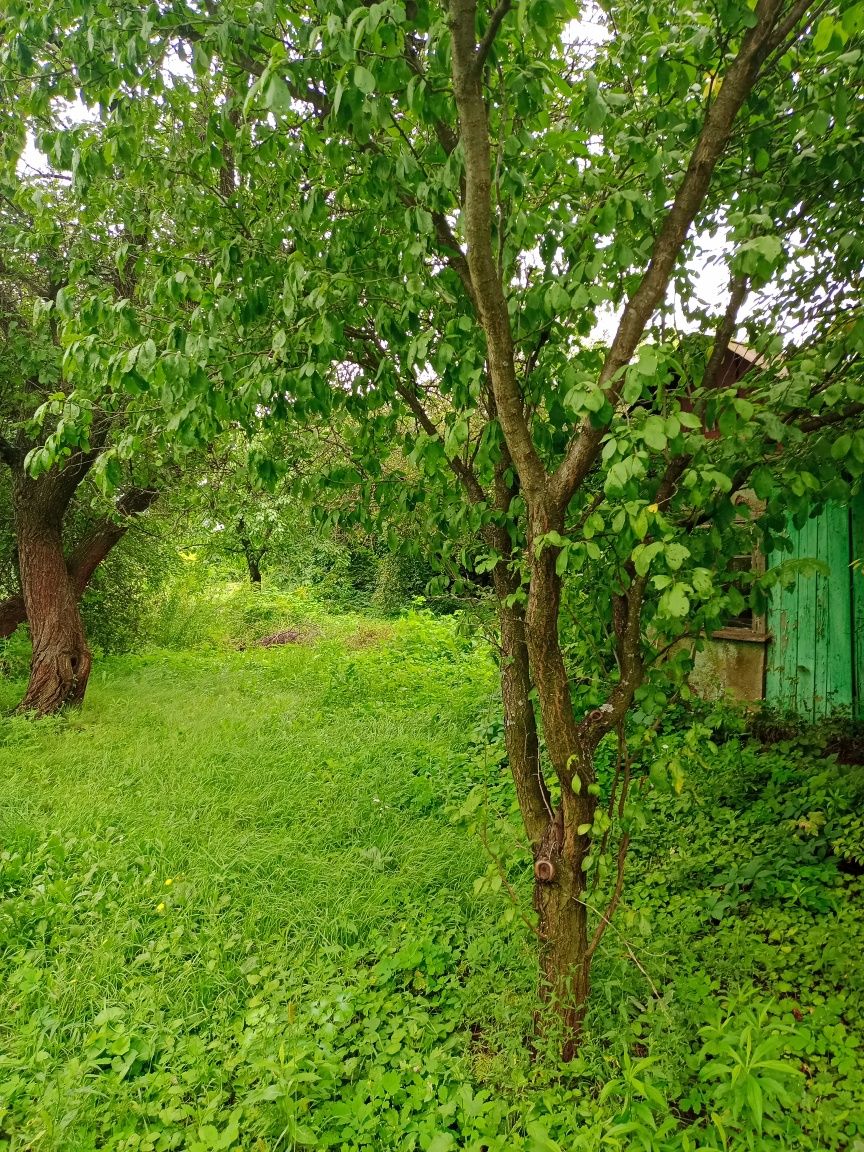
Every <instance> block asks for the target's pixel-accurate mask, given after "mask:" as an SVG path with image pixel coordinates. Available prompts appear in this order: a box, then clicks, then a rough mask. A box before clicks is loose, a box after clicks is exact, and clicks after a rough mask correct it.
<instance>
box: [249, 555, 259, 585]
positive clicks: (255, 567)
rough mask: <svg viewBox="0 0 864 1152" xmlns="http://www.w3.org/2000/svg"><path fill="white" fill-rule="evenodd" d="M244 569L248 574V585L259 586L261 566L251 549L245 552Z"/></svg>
mask: <svg viewBox="0 0 864 1152" xmlns="http://www.w3.org/2000/svg"><path fill="white" fill-rule="evenodd" d="M246 568H247V570H248V572H249V583H250V584H260V583H261V565H260V563H259V561H258V557H257V556H256V555H255V553H254V552H253V551H252V550H251V549H249V550H246Z"/></svg>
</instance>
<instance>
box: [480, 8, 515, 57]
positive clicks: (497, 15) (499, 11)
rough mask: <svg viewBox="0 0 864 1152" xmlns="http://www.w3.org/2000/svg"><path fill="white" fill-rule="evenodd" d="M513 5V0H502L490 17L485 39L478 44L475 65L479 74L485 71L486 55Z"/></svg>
mask: <svg viewBox="0 0 864 1152" xmlns="http://www.w3.org/2000/svg"><path fill="white" fill-rule="evenodd" d="M512 7H513V3H512V0H501V3H500V4H499V5H498V7H497V8H496V9H495V11H494V12H493V13H492V15H491V17H490V18H489V26H488V27H487V29H486V31H485V32H484V33H483V39H482V40H481V41H480V43H479V44H478V46H477V55H476V57H475V62H474V67H475V69H476V71H477V73H478V75H479V74H480V73H481V72H482V71H483V67H484V65H485V64H486V57H487V56H488V55H489V51H490V49H491V48H492V45H493V44H494V42H495V37H496V36H497V35H498V29H499V28H500V27H501V22H502V21H503V19H504V17H505V16H506V15H507V13H508V12H509V11H510V9H511V8H512Z"/></svg>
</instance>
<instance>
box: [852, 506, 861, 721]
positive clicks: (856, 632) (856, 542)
mask: <svg viewBox="0 0 864 1152" xmlns="http://www.w3.org/2000/svg"><path fill="white" fill-rule="evenodd" d="M850 554H851V560H852V563H851V566H850V572H851V577H850V578H851V581H852V596H851V600H852V676H853V684H852V693H853V697H854V703H853V710H854V713H855V716H857V717H858V719H859V720H864V492H862V493H861V494H860V495H859V496H858V497H857V498H856V499H855V500H854V502H853V504H852V514H851V548H850Z"/></svg>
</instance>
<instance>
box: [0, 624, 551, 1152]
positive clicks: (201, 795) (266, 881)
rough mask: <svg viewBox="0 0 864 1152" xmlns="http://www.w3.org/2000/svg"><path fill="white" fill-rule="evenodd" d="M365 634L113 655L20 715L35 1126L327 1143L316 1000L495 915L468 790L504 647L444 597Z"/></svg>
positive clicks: (23, 1101)
mask: <svg viewBox="0 0 864 1152" xmlns="http://www.w3.org/2000/svg"><path fill="white" fill-rule="evenodd" d="M340 630H341V633H342V634H341V637H340V636H333V635H332V634H331V635H329V636H328V635H327V634H326V630H325V634H324V635H323V636H320V635H319V636H318V637H317V638H313V639H312V640H311V641H310V642H308V643H301V644H295V645H287V646H284V647H280V648H274V649H260V648H253V649H250V650H248V651H245V652H234V651H216V652H211V653H197V654H171V653H159V654H153V655H149V656H147V657H137V658H136V657H127V658H122V659H115V660H111V661H108V662H107V664H105V665H104V666H103V667H102V668H101V669H100V668H99V667H98V666H97V670H96V672H95V674H94V677H93V680H92V683H91V688H90V691H89V693H88V697H87V700H86V703H85V706H84V709H83V711H82V712H81V713H80V714H77V715H72V716H70V717H67V718H63V719H61V720H58V721H45V722H35V723H34V722H32V721H27V720H24V719H22V718H18V717H12V718H7V719H6V720H0V781H2V785H0V788H2V790H0V852H2V857H0V865H2V867H0V983H2V984H3V985H4V986H5V993H4V1006H3V1013H2V1018H0V1132H2V1134H3V1136H5V1139H6V1140H7V1141H9V1143H10V1145H11V1147H12V1148H15V1149H17V1148H24V1147H34V1148H37V1147H38V1148H82V1149H85V1148H91V1147H92V1148H101V1147H118V1148H120V1147H122V1148H151V1147H153V1148H163V1147H164V1148H168V1147H190V1148H200V1149H202V1150H203V1149H207V1148H209V1147H213V1148H216V1147H226V1148H227V1147H234V1146H235V1143H234V1141H239V1144H238V1145H237V1146H242V1147H252V1146H253V1135H255V1138H257V1139H259V1141H261V1140H263V1141H264V1142H263V1143H259V1144H257V1145H255V1147H256V1148H265V1147H267V1148H269V1147H271V1146H272V1147H277V1146H278V1147H295V1146H302V1141H303V1140H304V1139H309V1140H311V1139H312V1136H311V1132H310V1131H309V1130H308V1127H307V1128H304V1126H303V1123H304V1116H305V1114H306V1112H307V1111H308V1108H307V1107H306V1105H305V1104H302V1101H301V1102H300V1105H298V1100H299V1098H300V1097H301V1096H302V1095H303V1093H302V1092H300V1096H298V1090H297V1087H296V1084H294V1087H292V1088H291V1091H290V1093H289V1092H288V1090H287V1089H285V1088H284V1085H283V1086H282V1087H280V1086H279V1083H278V1078H276V1079H275V1080H274V1075H273V1070H272V1068H271V1067H270V1064H271V1063H272V1061H273V1060H276V1061H277V1062H278V1061H279V1060H281V1061H282V1064H283V1065H284V1063H285V1060H286V1055H285V1037H286V1036H289V1035H291V1034H292V1032H291V1027H292V1025H293V1022H295V1021H296V1020H297V1018H298V1012H299V1013H300V1015H301V1016H302V1015H303V1013H304V1012H306V1011H307V1009H308V1008H309V1004H310V1002H311V1000H312V999H314V997H315V996H316V995H318V994H326V993H327V990H328V989H330V990H331V991H333V990H334V989H335V991H333V995H334V996H335V1000H334V1001H333V1004H335V1005H336V1008H333V1005H332V1004H331V1006H330V1007H329V1008H328V1007H327V1006H326V1004H325V1005H324V1006H323V1007H321V1006H319V1008H318V1009H316V1011H318V1012H319V1015H321V1014H323V1016H325V1017H326V1016H327V1015H328V1014H331V1009H332V1010H333V1012H336V1014H337V1015H338V1004H339V996H340V995H342V996H343V998H344V995H345V994H346V993H345V988H354V993H356V981H357V980H358V979H359V978H360V977H358V975H357V973H358V971H359V968H360V967H363V966H364V965H365V968H364V971H366V970H368V969H369V966H370V965H374V964H375V963H376V962H377V961H379V960H380V957H381V955H390V956H391V957H392V956H396V957H397V959H396V960H395V961H393V963H394V964H395V967H396V969H398V968H399V965H400V963H401V962H400V961H399V960H398V956H399V954H400V953H399V949H403V950H404V948H405V946H406V945H411V944H412V942H414V943H416V942H417V941H418V940H419V941H421V951H422V950H423V949H425V952H424V953H423V956H422V957H421V958H420V959H419V960H418V959H416V958H415V959H411V958H410V957H409V961H408V963H407V964H403V965H402V966H403V967H405V968H406V970H407V969H409V968H410V969H412V971H413V970H414V969H417V970H418V971H420V970H421V969H423V968H424V965H425V968H426V969H428V970H429V971H432V972H434V973H437V975H438V976H440V975H441V973H442V972H443V971H444V970H445V969H447V968H448V967H449V961H447V960H446V959H445V960H444V961H443V962H442V961H441V960H440V957H439V958H438V959H436V956H438V952H437V951H436V950H437V949H439V945H440V947H442V948H443V949H444V951H443V952H441V955H442V956H446V955H449V953H447V939H446V938H447V933H448V932H449V931H450V930H451V929H452V930H453V931H456V932H457V934H459V935H460V939H463V935H464V933H465V932H467V933H469V935H470V934H472V929H471V927H470V921H471V920H472V918H474V917H475V915H476V911H477V910H476V908H475V907H474V906H473V897H472V895H471V893H472V882H473V881H474V879H475V878H476V877H477V876H478V874H480V873H481V872H483V871H484V870H485V867H486V864H487V861H485V859H484V857H483V853H482V850H481V848H480V847H479V845H478V844H477V842H476V840H475V839H473V838H471V837H469V836H466V834H465V832H464V830H460V829H459V828H458V827H455V826H454V825H453V824H452V822H451V820H450V818H449V817H448V814H447V812H446V810H445V809H446V807H447V803H448V801H452V800H455V799H457V797H456V796H454V795H453V794H452V792H453V787H454V786H453V783H452V765H453V762H454V757H458V756H459V755H462V754H464V749H465V748H466V747H467V744H468V740H469V734H470V732H471V730H472V729H473V728H474V727H475V726H476V724H477V723H478V721H482V719H483V717H484V716H486V717H488V716H490V715H491V714H493V712H494V708H495V704H494V690H495V669H494V665H493V662H492V660H491V658H490V656H489V654H488V652H486V651H485V650H483V649H482V648H477V647H474V646H472V645H470V644H467V643H466V642H465V641H464V640H460V639H459V638H458V637H457V634H456V631H455V629H454V627H453V626H452V624H451V623H450V622H440V621H434V620H431V619H429V618H428V617H424V616H420V617H414V618H412V619H408V620H405V621H400V622H397V623H395V624H393V625H382V626H380V627H377V628H376V627H369V626H368V625H367V626H365V627H364V626H363V624H362V622H360V621H355V622H352V621H350V620H349V621H343V623H342V624H341V626H340ZM3 691H4V692H5V698H4V699H0V706H6V705H8V704H11V703H13V702H14V694H15V686H10V685H8V684H6V685H3ZM498 913H499V914H500V909H499V910H498ZM488 920H489V916H488V915H481V916H480V919H479V922H478V923H477V924H476V928H475V929H474V930H473V931H476V933H477V934H478V936H479V934H481V933H486V934H488V931H489V922H488ZM493 922H494V921H493ZM448 925H449V926H450V927H448ZM439 935H440V936H441V937H442V940H441V941H436V937H437V936H439ZM460 947H462V945H460ZM430 957H431V958H430ZM457 959H458V958H457ZM454 963H455V961H454ZM529 967H530V966H529ZM364 979H365V977H364ZM361 983H362V980H361ZM379 983H380V981H379ZM372 984H373V985H374V984H375V978H374V976H373V978H372ZM364 987H365V984H364ZM354 993H352V994H354ZM364 994H365V993H364ZM369 994H370V995H372V994H373V993H371V992H370V993H369ZM250 1004H251V1008H250ZM262 1006H263V1007H262ZM256 1009H260V1011H259V1012H258V1014H257V1016H256V1015H255V1013H256ZM271 1009H272V1011H271ZM430 1010H431V1011H432V1012H433V1013H434V1012H435V1011H436V1010H437V1009H436V1007H435V1006H434V1005H433V1006H432V1008H431V1009H430ZM250 1012H251V1013H252V1015H253V1017H254V1019H252V1020H251V1021H250V1018H249V1013H250ZM397 1012H398V1010H397ZM268 1013H269V1014H268ZM348 1015H349V1017H351V1018H355V1017H356V1015H357V1014H356V1012H354V1011H353V1010H352V1011H349V1013H348ZM263 1016H266V1019H265V1020H264V1026H263V1027H262V1028H259V1029H258V1032H260V1033H261V1036H257V1034H256V1043H257V1041H259V1040H260V1043H258V1046H257V1048H256V1043H252V1041H250V1040H249V1037H248V1036H246V1033H247V1031H248V1030H249V1028H252V1029H253V1031H255V1025H256V1024H260V1023H261V1020H262V1018H263ZM313 1016H314V1011H313ZM298 1027H299V1025H298ZM466 1027H467V1024H466ZM453 1028H454V1024H453V1023H451V1024H450V1025H449V1026H448V1028H447V1029H446V1030H445V1031H446V1033H447V1035H448V1036H449V1035H450V1033H452V1031H453ZM301 1031H303V1029H301ZM313 1031H314V1029H313ZM262 1037H263V1039H262ZM430 1037H431V1038H432V1039H433V1040H434V1031H433V1033H430ZM295 1039H296V1037H295ZM428 1039H429V1037H427V1038H424V1039H422V1044H421V1047H422V1046H423V1045H426V1044H427V1040H428ZM247 1042H248V1043H247ZM314 1043H315V1044H319V1043H320V1037H319V1038H317V1039H315V1041H314ZM418 1043H419V1041H418ZM244 1044H247V1047H248V1048H249V1051H247V1053H246V1054H245V1055H242V1050H243V1047H244ZM448 1045H450V1047H451V1048H452V1049H453V1051H454V1053H455V1054H456V1055H457V1056H458V1049H459V1043H458V1042H453V1043H451V1040H448ZM402 1046H403V1047H404V1044H403V1045H402ZM289 1047H290V1045H289ZM253 1049H254V1050H255V1051H256V1052H257V1053H258V1055H257V1056H254V1058H253V1055H252V1054H251V1052H252V1050H253ZM280 1053H281V1055H280ZM409 1056H410V1054H409ZM309 1059H310V1069H316V1071H314V1073H312V1074H314V1075H316V1076H317V1075H318V1074H319V1072H318V1070H320V1066H321V1065H322V1062H323V1063H326V1060H325V1056H324V1055H323V1054H322V1053H320V1052H318V1054H317V1055H315V1056H310V1057H309ZM238 1060H239V1061H240V1063H241V1064H244V1068H243V1069H242V1071H241V1072H238V1071H237V1070H236V1069H237V1064H238ZM256 1060H257V1061H258V1064H256V1063H255V1061H256ZM337 1062H338V1057H337ZM231 1069H234V1071H231ZM349 1071H350V1070H349ZM295 1072H296V1069H295ZM238 1078H239V1080H240V1081H242V1088H243V1093H245V1095H244V1094H243V1093H241V1091H240V1087H239V1086H238V1083H237V1082H236V1081H237V1080H238ZM349 1079H350V1076H349ZM301 1080H302V1077H301ZM286 1083H287V1082H286ZM292 1083H294V1082H293V1081H292ZM262 1091H263V1093H264V1099H263V1100H258V1099H257V1097H256V1095H255V1093H256V1092H258V1093H260V1092H262ZM280 1093H281V1096H280ZM286 1094H288V1095H290V1096H291V1099H292V1102H291V1104H290V1107H289V1106H288V1105H287V1104H286V1103H285V1100H284V1099H282V1097H284V1096H285V1095H286ZM333 1095H334V1093H333V1092H331V1093H330V1096H331V1097H332V1096H333ZM335 1095H336V1096H337V1097H338V1095H339V1093H338V1092H337V1093H335ZM280 1101H281V1104H280ZM232 1125H233V1126H234V1127H233V1128H232V1127H231V1126H232ZM235 1129H236V1131H235ZM0 1146H2V1145H0ZM394 1146H395V1145H394Z"/></svg>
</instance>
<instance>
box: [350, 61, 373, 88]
mask: <svg viewBox="0 0 864 1152" xmlns="http://www.w3.org/2000/svg"><path fill="white" fill-rule="evenodd" d="M354 84H355V86H356V87H357V88H359V89H360V91H361V92H365V93H366V95H367V96H370V95H371V94H372V93H373V92H374V91H375V77H374V76H373V75H372V73H371V72H370V71H369V69H368V68H364V67H363V65H362V64H358V65H357V66H356V67H355V69H354Z"/></svg>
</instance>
